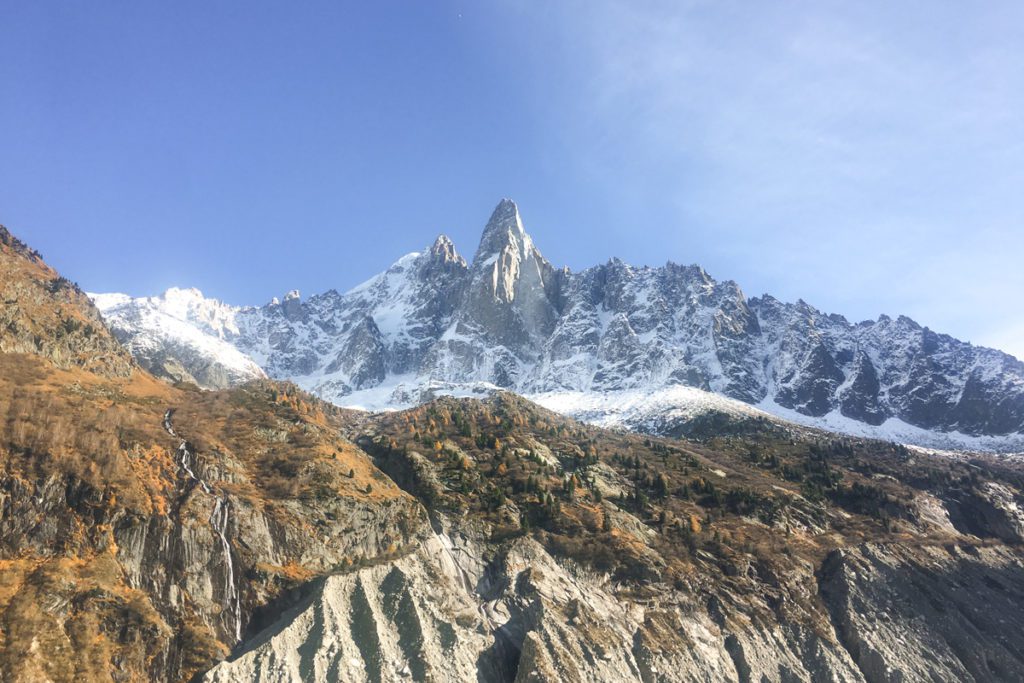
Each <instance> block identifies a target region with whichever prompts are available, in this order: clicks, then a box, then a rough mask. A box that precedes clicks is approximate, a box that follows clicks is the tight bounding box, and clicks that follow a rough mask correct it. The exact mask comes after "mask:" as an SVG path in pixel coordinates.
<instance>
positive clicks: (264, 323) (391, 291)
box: [94, 200, 1024, 450]
mask: <svg viewBox="0 0 1024 683" xmlns="http://www.w3.org/2000/svg"><path fill="white" fill-rule="evenodd" d="M94 300H95V301H96V304H97V306H99V308H100V309H101V311H102V312H103V314H104V316H105V317H106V318H107V320H108V322H109V324H110V325H111V326H112V327H113V329H114V331H115V333H116V334H117V335H118V337H119V338H121V339H122V340H125V341H126V342H127V343H128V345H129V348H131V349H132V351H133V353H134V354H135V355H136V357H137V358H139V360H140V362H141V363H143V364H144V365H146V366H147V367H151V368H153V369H155V370H156V371H157V372H159V373H162V374H164V375H169V376H171V377H175V378H178V379H180V378H185V377H188V376H191V377H192V378H194V379H195V381H197V382H198V383H199V384H201V385H204V386H222V385H223V384H225V383H235V382H238V381H243V380H245V379H248V378H251V377H254V376H258V374H259V373H260V372H262V371H265V372H266V373H267V374H268V375H270V376H272V377H278V378H288V379H292V380H294V381H295V382H297V383H298V384H299V385H301V386H303V387H304V388H307V389H310V390H312V391H314V392H315V393H317V394H319V395H321V396H323V397H324V398H326V399H328V400H331V401H333V402H335V403H337V404H339V405H347V406H354V407H364V408H369V409H380V408H387V407H399V406H404V405H409V404H412V403H416V402H418V401H421V400H424V399H427V398H429V397H430V396H432V395H433V393H434V392H437V391H443V392H460V391H473V390H476V389H481V388H484V389H486V388H488V387H491V388H493V387H495V386H497V387H503V388H508V389H511V390H513V391H516V392H518V393H522V394H525V395H528V396H531V397H535V398H536V399H537V400H539V401H540V402H542V403H544V404H545V405H548V406H549V407H552V408H555V409H560V410H562V411H563V412H567V413H571V414H574V415H579V416H584V417H587V418H589V419H592V420H596V421H604V422H606V423H615V422H616V420H618V421H621V422H622V423H623V424H633V425H634V426H636V425H637V424H640V425H643V424H649V423H651V422H652V421H655V422H657V421H660V422H661V423H664V421H665V420H666V419H669V417H670V416H671V415H673V414H678V413H679V410H680V406H681V405H682V404H683V403H686V404H687V405H691V406H692V405H699V406H710V407H714V408H715V409H716V410H726V411H738V412H739V413H743V414H746V411H749V410H751V408H750V406H756V407H757V408H758V409H760V410H764V411H767V412H768V413H770V414H774V415H780V416H783V417H785V418H786V419H789V420H791V421H797V422H802V423H804V424H811V425H820V426H824V427H826V428H831V429H833V430H839V431H847V432H854V433H858V434H863V435H866V436H880V437H890V438H899V439H901V440H905V441H908V442H911V443H920V444H923V445H929V446H942V447H976V448H991V449H997V450H1006V449H1012V450H1018V449H1024V363H1021V362H1020V361H1019V360H1017V359H1015V358H1013V357H1011V356H1009V355H1007V354H1005V353H1002V352H999V351H996V350H992V349H987V348H981V347H976V346H973V345H971V344H967V343H964V342H960V341H957V340H955V339H953V338H951V337H948V336H946V335H941V334H937V333H935V332H933V331H931V330H929V329H928V328H926V327H921V326H920V325H918V324H917V323H915V322H914V321H912V320H910V319H909V318H906V317H899V318H896V319H892V318H889V317H887V316H882V317H880V318H879V319H878V320H875V321H865V322H861V323H850V322H848V321H847V320H846V319H844V318H843V317H841V316H838V315H826V314H823V313H821V312H820V311H818V310H816V309H814V308H813V307H811V306H809V305H808V304H806V303H804V302H803V301H799V302H797V303H795V304H791V303H783V302H780V301H778V300H776V299H774V298H772V297H770V296H763V297H758V298H752V299H747V298H746V297H745V296H744V294H743V292H742V291H740V288H739V287H738V286H737V284H736V283H735V282H732V281H725V282H717V281H715V280H714V279H712V278H711V277H710V276H709V275H708V274H707V273H706V272H705V271H704V270H703V269H702V268H700V267H699V266H679V265H676V264H674V263H671V262H670V263H667V264H666V265H665V266H663V267H658V268H651V267H634V266H630V265H627V264H625V263H623V262H621V261H619V260H617V259H613V260H611V261H609V262H608V263H606V264H603V265H599V266H595V267H592V268H589V269H586V270H584V271H581V272H578V273H573V272H570V271H569V270H568V269H565V268H563V269H557V268H555V267H553V266H552V265H551V264H550V263H549V262H548V261H547V260H546V259H545V258H544V257H543V255H542V254H541V252H540V251H539V250H538V249H537V247H536V246H535V244H534V242H533V240H532V238H531V237H530V236H529V235H528V234H527V233H526V231H525V229H524V227H523V222H522V219H521V217H520V215H519V212H518V209H517V207H516V205H515V204H514V203H513V202H512V201H510V200H503V201H502V202H501V203H499V204H498V206H497V208H496V209H495V211H494V213H493V215H492V216H491V218H490V220H489V221H488V223H487V226H486V227H485V229H484V233H483V235H482V237H481V240H480V244H479V246H478V248H477V250H476V253H475V255H474V257H473V260H472V262H470V263H467V262H466V261H465V259H463V258H462V257H461V256H459V254H458V253H457V252H456V251H455V247H454V245H453V244H452V243H451V241H450V240H449V239H448V238H447V237H444V236H441V237H439V238H438V239H437V241H436V242H435V243H434V244H433V245H432V246H431V247H430V248H429V249H428V250H426V251H424V252H422V253H413V254H409V255H407V256H404V257H402V258H401V259H399V260H398V261H397V262H395V264H394V265H392V266H391V267H390V268H388V269H387V270H386V271H385V272H383V273H381V274H380V275H377V276H376V277H374V278H371V279H370V280H368V281H367V282H365V283H363V284H361V285H359V286H358V287H356V288H354V289H352V290H350V291H348V292H346V293H344V294H340V293H338V292H336V291H334V290H331V291H329V292H326V293H323V294H318V295H315V296H312V297H310V298H308V299H306V300H302V299H301V297H300V296H299V294H298V292H291V293H289V294H288V295H287V296H286V297H285V298H284V300H283V301H277V300H276V299H275V300H274V301H272V302H271V303H269V304H267V305H265V306H262V307H242V308H236V307H230V306H226V305H225V304H222V303H219V302H216V301H213V300H208V299H204V298H203V297H202V296H201V295H200V294H199V293H198V292H196V291H195V290H170V291H168V292H167V293H165V294H164V295H163V296H161V297H152V298H144V299H130V298H128V297H125V296H123V295H117V294H103V295H94ZM178 368H181V370H179V369H178ZM261 369H262V370H261ZM688 388H692V389H696V390H699V391H696V392H693V391H689V390H688ZM638 396H639V397H642V398H643V400H633V399H636V398H637V397H638ZM657 396H660V397H662V398H661V400H660V402H659V401H657V400H653V399H652V397H657ZM630 397H633V399H631V398H630ZM630 411H633V412H632V413H631V412H630ZM683 412H684V413H685V412H686V411H685V410H684V411H683Z"/></svg>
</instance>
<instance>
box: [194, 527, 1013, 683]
mask: <svg viewBox="0 0 1024 683" xmlns="http://www.w3.org/2000/svg"><path fill="white" fill-rule="evenodd" d="M454 535H455V537H456V538H458V540H457V541H454V542H453V541H452V539H450V538H449V537H448V536H447V535H438V536H436V537H434V538H429V539H426V540H425V541H423V542H422V544H421V545H420V547H419V550H417V551H416V552H415V553H413V554H412V555H409V556H407V557H404V558H402V559H400V560H397V561H395V562H393V563H389V564H384V565H378V566H374V567H369V568H366V569H361V570H359V571H357V572H353V573H349V574H345V575H342V576H335V577H331V578H328V579H327V580H326V581H325V582H323V583H322V584H320V585H318V587H317V588H316V590H315V591H314V592H313V594H312V595H310V596H309V598H308V599H306V600H304V601H303V602H301V603H300V604H299V605H298V606H297V607H296V608H294V609H293V610H292V611H291V612H289V613H287V614H285V615H283V616H282V618H281V619H280V620H279V621H278V623H276V624H274V625H273V626H272V627H270V628H269V629H268V630H267V631H266V632H265V633H264V634H262V635H261V636H260V637H258V638H257V639H255V640H254V641H253V642H252V643H251V644H250V645H249V646H248V647H247V649H246V651H245V652H244V653H242V654H240V655H239V656H237V657H236V658H234V659H233V660H232V661H230V662H225V663H223V664H221V665H219V666H217V667H216V668H215V669H213V670H212V671H211V672H210V673H209V674H207V676H206V677H205V679H204V680H205V681H208V682H209V683H215V682H216V683H236V682H237V683H241V682H243V681H255V680H303V681H316V682H320V681H323V682H327V681H387V680H399V679H402V678H411V679H412V680H434V681H465V680H481V681H523V682H525V681H551V682H552V683H554V682H556V681H579V682H583V681H628V680H642V681H711V680H734V681H779V682H788V681H821V680H832V681H851V682H852V681H868V682H871V683H873V682H875V681H906V680H963V681H988V680H1016V679H1018V678H1020V677H1021V676H1022V675H1024V661H1022V660H1021V658H1020V656H1019V652H1020V649H1019V648H1020V647H1021V645H1022V644H1024V636H1021V633H1022V630H1021V628H1020V627H1021V626H1022V624H1021V623H1020V621H1021V617H1020V615H1019V612H1012V613H1009V614H1007V613H1006V612H1005V611H1003V610H996V611H993V610H992V609H986V608H985V607H983V606H984V605H993V604H999V603H1001V602H1002V601H1003V600H1011V601H1014V602H1015V604H1019V603H1020V601H1022V600H1024V565H1022V563H1021V560H1020V557H1019V555H1016V554H1014V553H1010V552H1007V551H1005V550H1000V549H991V548H980V549H970V550H969V551H965V550H963V549H960V548H958V547H949V548H948V549H944V548H942V547H926V548H921V549H919V550H913V551H912V550H908V549H907V548H903V547H900V546H895V545H887V546H877V545H867V546H863V547H859V548H853V549H849V550H843V551H835V552H834V553H832V554H831V555H830V556H829V557H828V558H827V559H826V561H825V562H824V564H823V565H822V567H821V568H820V569H819V571H818V581H819V584H820V596H821V599H822V600H824V603H825V605H826V608H827V615H828V618H829V619H830V621H828V622H825V623H822V624H821V625H820V628H819V630H818V631H817V632H815V630H813V629H810V628H807V627H804V626H800V625H798V624H796V623H787V622H786V621H785V620H783V621H781V622H779V621H777V620H776V619H775V618H770V619H767V620H766V619H764V618H763V617H760V616H758V615H757V609H758V608H757V607H754V606H753V605H751V604H750V602H749V601H750V600H751V597H750V596H748V595H743V594H740V593H732V592H729V591H724V592H721V593H718V594H713V595H712V596H711V597H710V598H708V600H707V601H706V602H703V603H702V602H701V601H694V600H693V599H692V596H691V597H687V596H685V595H682V594H672V593H669V594H666V595H661V596H658V597H655V598H653V599H649V600H646V601H644V602H643V603H631V602H628V601H626V602H624V600H623V597H622V596H620V595H617V594H616V587H615V586H614V585H613V584H611V583H610V582H608V581H607V579H602V578H601V577H600V576H597V575H593V574H590V573H588V572H581V571H578V570H577V571H573V570H572V569H570V568H567V567H566V566H565V565H564V564H563V563H559V562H557V561H555V560H554V559H553V558H552V557H551V556H550V555H549V554H548V553H547V552H546V551H545V550H544V549H543V548H542V547H540V546H539V545H538V544H537V543H535V542H533V541H529V540H520V541H516V542H514V543H511V544H508V545H507V546H506V547H504V548H503V549H502V550H500V551H498V552H495V551H493V550H488V549H486V547H485V546H484V545H482V544H480V543H478V542H475V541H473V540H471V539H470V538H468V537H466V536H462V535H458V534H454ZM809 578H810V579H811V580H812V581H813V577H809ZM796 583H797V582H795V581H794V582H793V584H794V585H795V584H796ZM792 587H793V586H789V587H787V588H792ZM768 590H772V589H768ZM752 607H753V609H752ZM765 607H767V605H766V606H765Z"/></svg>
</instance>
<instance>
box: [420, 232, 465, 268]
mask: <svg viewBox="0 0 1024 683" xmlns="http://www.w3.org/2000/svg"><path fill="white" fill-rule="evenodd" d="M429 254H430V257H431V260H433V261H439V262H441V263H443V264H454V265H461V266H465V265H466V259H464V258H462V256H461V255H460V254H459V252H458V251H456V250H455V243H454V242H452V241H451V239H450V238H449V237H448V235H438V236H437V239H436V240H434V244H433V245H431V247H430V251H429Z"/></svg>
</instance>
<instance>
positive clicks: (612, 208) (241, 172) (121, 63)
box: [0, 0, 1024, 358]
mask: <svg viewBox="0 0 1024 683" xmlns="http://www.w3.org/2000/svg"><path fill="white" fill-rule="evenodd" d="M0 44H2V45H3V55H2V56H0V102H2V106H0V223H2V224H4V225H6V226H7V227H8V228H9V229H10V230H11V231H12V232H14V233H15V234H16V235H18V236H19V237H21V238H22V239H23V240H25V241H27V242H28V243H29V244H31V245H32V246H33V247H35V248H37V249H39V250H40V251H41V252H42V254H43V255H44V257H45V258H46V259H47V260H48V261H49V262H50V263H51V264H52V265H53V266H54V267H56V268H57V269H58V270H60V271H61V272H62V273H63V274H65V275H66V276H67V277H69V278H71V279H73V280H75V281H77V282H78V283H79V284H80V285H81V286H82V287H83V288H85V289H87V290H89V291H122V292H126V293H129V294H133V295H149V294H156V293H159V292H161V291H163V290H164V289H166V288H168V287H171V286H194V287H198V288H199V289H201V290H202V291H203V292H204V293H205V294H207V295H208V296H214V297H217V298H220V299H222V300H225V301H228V302H230V303H234V304H260V303H264V302H266V301H268V300H269V299H270V298H271V297H273V296H280V295H281V294H283V293H284V292H286V291H288V290H291V289H300V290H302V291H303V292H304V293H305V294H310V293H314V292H319V291H324V290H327V289H331V288H335V289H338V290H346V289H348V288H350V287H352V286H354V285H356V284H358V283H359V282H361V281H363V280H365V279H366V278H368V277H370V276H371V275H373V274H375V273H377V272H379V271H381V270H383V269H384V268H386V267H387V266H388V265H389V264H390V263H392V262H393V261H395V260H396V259H397V258H398V257H399V256H401V255H402V254H405V253H407V252H410V251H417V250H422V249H423V248H425V247H426V246H428V245H429V244H430V243H431V242H432V241H433V239H434V237H436V235H438V234H439V233H445V234H448V235H449V236H450V237H451V238H452V239H453V240H454V241H455V243H456V245H457V246H458V248H459V250H460V251H461V252H462V253H463V254H464V255H466V256H467V258H468V257H470V256H471V255H472V253H473V252H474V251H475V248H476V244H477V241H478V239H479V235H480V231H481V230H482V228H483V225H484V223H485V222H486V220H487V217H488V216H489V214H490V211H491V210H492V208H493V207H494V205H495V204H496V203H497V202H498V200H499V199H500V198H502V197H511V198H513V199H515V200H516V201H517V203H518V205H519V208H520V212H521V214H522V216H523V220H524V223H525V224H526V227H527V229H528V231H529V232H530V233H531V234H532V235H533V238H534V240H535V242H536V243H537V245H538V246H539V248H540V249H541V250H542V251H543V253H544V254H545V256H546V257H547V258H548V259H549V260H551V261H552V262H553V263H555V264H556V265H559V266H561V265H568V266H569V267H571V268H573V269H574V270H578V269H582V268H585V267H588V266H591V265H595V264H598V263H603V262H605V261H607V260H608V259H609V258H610V257H612V256H617V257H619V258H621V259H623V260H624V261H626V262H629V263H634V264H637V265H643V264H647V265H661V264H663V263H664V262H665V261H666V260H672V261H675V262H677V263H686V264H688V263H699V264H701V265H703V266H704V267H705V268H706V269H707V270H708V271H709V272H710V273H711V274H712V275H713V276H714V277H716V278H718V279H722V280H725V279H732V280H736V281H737V282H738V283H739V284H740V286H741V287H742V288H743V290H744V292H746V294H747V295H748V296H755V295H759V294H762V293H765V292H768V293H771V294H772V295H774V296H776V297H778V298H780V299H784V300H790V301H795V300H796V299H799V298H802V299H804V300H806V301H807V302H809V303H811V304H812V305H814V306H816V307H818V308H820V309H822V310H825V311H826V312H834V313H841V314H843V315H845V316H846V317H847V318H849V319H850V320H852V321H857V320H862V319H868V318H872V319H873V318H876V317H877V316H878V315H879V314H881V313H887V314H890V315H896V314H905V315H909V316H911V317H912V318H914V319H916V320H917V321H918V322H920V323H921V324H923V325H927V326H929V327H931V328H932V329H935V330H938V331H940V332H946V333H949V334H952V335H953V336H956V337H958V338H961V339H965V340H967V341H971V342H974V343H979V344H985V345H989V346H995V347H997V348H1001V349H1003V350H1005V351H1008V352H1011V353H1013V354H1015V355H1017V356H1018V357H1020V358H1024V267H1022V262H1024V3H1021V2H1017V1H1012V2H999V1H995V0H994V1H992V2H986V3H952V2H949V3H947V2H934V0H929V1H927V2H925V1H918V0H906V1H903V2H898V3H894V2H881V1H872V0H867V1H865V2H858V3H849V2H831V1H829V0H821V1H815V2H810V1H807V2H787V1H785V0H780V1H778V2H771V3H755V2H733V1H731V0H718V1H711V0H708V1H706V2H705V1H693V2H687V1H685V0H682V1H675V2H665V3H662V2H648V1H645V0H632V1H619V0H585V1H584V0H559V1H558V2H550V3H542V2H537V1H536V0H522V1H519V0H495V1H494V2H480V1H476V0H474V1H472V2H469V1H464V2H463V1H455V0H450V1H446V0H436V1H432V2H413V1H411V0H409V1H407V2H393V1H390V0H382V1H379V2H373V3H339V2H315V1H310V2H303V3H284V2H257V1H249V2H245V3H228V2H217V3H209V2H188V1H185V2H177V3H157V2H137V3H124V2H104V1H101V0H97V1H96V2H89V3H58V2H31V3H23V2H13V1H11V0H0Z"/></svg>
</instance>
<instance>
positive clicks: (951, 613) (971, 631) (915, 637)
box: [819, 545, 1024, 683]
mask: <svg viewBox="0 0 1024 683" xmlns="http://www.w3.org/2000/svg"><path fill="white" fill-rule="evenodd" d="M819 578H820V582H821V593H822V597H823V598H824V600H825V604H826V605H827V607H828V609H829V612H830V614H831V615H832V620H833V624H834V626H835V629H836V634H837V636H838V637H839V641H840V642H841V643H842V645H843V646H844V647H845V648H846V650H847V651H848V652H849V654H850V656H851V657H852V658H853V660H854V662H855V663H856V665H857V668H858V669H859V670H860V672H861V674H862V675H863V680H866V681H868V682H869V683H875V682H884V683H889V682H895V681H919V680H940V681H1011V680H1020V679H1021V677H1024V659H1022V658H1021V649H1020V647H1021V643H1020V642H1018V641H1019V634H1020V633H1021V632H1022V630H1024V616H1022V615H1021V614H1020V612H1018V611H1011V612H1004V611H1003V610H993V609H992V608H991V605H993V604H995V603H997V602H1001V601H1002V600H1007V599H1008V600H1016V599H1019V598H1020V597H1021V596H1024V593H1021V590H1022V589H1024V565H1022V564H1021V560H1020V557H1019V556H1018V555H1015V554H1011V553H1006V552H1004V551H1002V550H998V549H991V548H978V549H972V550H971V551H970V552H969V553H965V552H964V551H963V550H961V549H959V548H955V547H954V548H948V549H943V548H936V547H933V548H921V549H919V550H917V551H913V552H912V551H909V550H908V549H906V548H901V547H899V546H884V547H882V546H874V545H871V546H864V547H861V548H858V549H856V550H852V551H842V550H837V551H835V552H833V553H832V554H831V555H830V556H829V557H828V558H827V559H826V560H825V563H824V565H823V566H822V568H821V570H820V572H819ZM1010 634H1013V635H1010Z"/></svg>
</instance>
